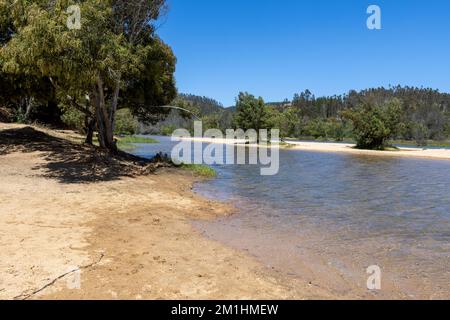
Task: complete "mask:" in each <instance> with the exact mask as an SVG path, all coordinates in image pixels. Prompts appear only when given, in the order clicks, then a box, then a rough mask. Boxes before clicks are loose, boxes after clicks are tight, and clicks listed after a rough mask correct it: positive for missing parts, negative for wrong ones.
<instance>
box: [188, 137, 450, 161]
mask: <svg viewBox="0 0 450 320" xmlns="http://www.w3.org/2000/svg"><path fill="white" fill-rule="evenodd" d="M183 140H189V141H194V142H195V141H197V142H202V143H217V144H224V145H243V144H244V143H245V140H241V139H234V140H232V139H211V138H184V139H183ZM246 146H247V147H257V146H258V145H257V144H248V145H246ZM264 147H266V146H264ZM279 147H280V148H289V149H291V150H292V149H295V150H304V151H317V152H337V153H350V154H356V155H369V156H381V157H386V156H387V157H411V158H429V159H443V160H450V149H438V148H433V149H427V148H423V149H419V148H399V149H398V150H395V151H378V150H361V149H355V145H354V144H349V143H331V142H309V141H286V142H285V144H280V145H279Z"/></svg>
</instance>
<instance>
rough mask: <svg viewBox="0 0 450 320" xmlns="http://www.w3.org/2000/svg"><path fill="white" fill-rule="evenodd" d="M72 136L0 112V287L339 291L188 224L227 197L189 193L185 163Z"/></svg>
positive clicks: (34, 295) (203, 293)
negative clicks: (126, 155) (168, 165)
mask: <svg viewBox="0 0 450 320" xmlns="http://www.w3.org/2000/svg"><path fill="white" fill-rule="evenodd" d="M21 139H22V140H21ZM30 140H33V141H30ZM80 140H81V137H80V136H78V135H77V134H75V133H73V132H67V131H58V132H55V131H51V130H45V129H39V128H30V127H24V126H20V125H6V124H0V177H1V181H0V246H1V247H2V252H1V253H0V255H1V258H0V275H1V276H0V299H309V298H316V299H333V298H343V297H345V296H342V297H337V296H334V295H332V294H330V293H328V292H326V291H324V290H321V289H317V288H314V287H311V286H310V285H309V284H308V283H307V282H305V281H301V280H298V279H294V278H286V277H285V276H283V275H281V274H278V273H276V272H273V271H271V270H269V269H267V268H265V267H264V266H263V265H261V264H260V263H258V262H257V261H256V259H254V258H252V257H250V256H248V255H246V254H245V253H243V252H241V251H238V250H234V249H232V248H229V247H226V246H225V245H222V244H220V243H218V242H215V241H212V240H208V239H206V238H205V237H203V236H202V235H201V234H200V233H199V232H198V231H196V230H194V228H193V226H192V224H191V221H192V219H214V218H216V217H218V216H224V215H227V214H230V213H232V212H233V209H232V208H230V207H229V206H227V205H225V204H223V203H218V202H212V201H208V200H206V199H203V198H201V197H199V196H197V195H195V194H194V193H193V192H192V190H191V188H192V184H193V183H194V182H195V181H197V180H198V178H196V177H193V176H192V174H191V173H188V172H184V171H179V170H174V169H164V170H162V171H158V172H157V174H152V175H145V176H140V175H134V174H132V173H130V171H129V170H128V169H127V170H125V169H124V167H127V164H125V163H120V162H105V161H106V160H105V159H104V158H102V157H100V156H99V155H98V154H96V152H95V151H93V150H89V148H90V147H89V148H88V147H81V146H80V145H79V143H78V141H80ZM86 148H87V149H86ZM90 153H92V154H90ZM86 154H90V158H87V157H86ZM94 160H95V161H94ZM128 166H131V165H128ZM127 168H128V167H127ZM86 173H89V174H86ZM92 176H94V179H92ZM78 276H79V279H80V282H78V281H77V279H78Z"/></svg>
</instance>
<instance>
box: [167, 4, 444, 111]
mask: <svg viewBox="0 0 450 320" xmlns="http://www.w3.org/2000/svg"><path fill="white" fill-rule="evenodd" d="M168 2H169V6H170V11H169V13H168V15H167V16H166V17H165V19H164V20H165V22H164V23H163V24H162V25H161V27H160V29H159V31H158V32H159V34H160V36H161V37H162V38H163V40H164V41H165V42H167V43H168V44H169V45H170V46H172V48H173V50H174V52H175V54H176V56H177V58H178V64H177V73H176V78H177V85H178V88H179V91H180V92H183V93H192V94H197V95H205V96H209V97H211V98H215V99H217V100H219V101H220V102H222V103H223V104H224V105H225V106H230V105H233V104H234V99H235V97H236V96H237V95H238V93H239V91H248V92H250V93H253V94H255V95H258V96H262V97H264V99H265V100H266V101H278V100H284V99H285V98H288V99H292V97H293V95H294V93H296V92H301V91H303V90H304V89H310V90H311V91H312V92H313V93H314V94H316V95H332V94H342V93H345V92H347V91H348V90H350V89H357V90H358V89H364V88H368V87H374V86H388V85H390V84H392V85H396V84H401V85H414V86H425V87H432V88H436V89H439V90H441V91H445V92H450V1H449V0H428V1H426V0H386V1H381V0H373V1H365V0H342V1H338V0H168ZM371 4H376V5H378V6H380V8H381V12H382V17H381V19H382V30H369V29H368V28H367V26H366V21H367V18H368V17H369V15H368V14H367V13H366V10H367V8H368V6H369V5H371Z"/></svg>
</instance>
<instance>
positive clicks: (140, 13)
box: [0, 0, 176, 151]
mask: <svg viewBox="0 0 450 320" xmlns="http://www.w3.org/2000/svg"><path fill="white" fill-rule="evenodd" d="M71 4H72V3H71V1H68V0H55V1H51V2H49V1H44V0H41V1H27V0H22V1H13V0H6V1H5V0H2V1H1V2H0V13H1V16H2V18H1V21H2V23H5V24H6V25H9V26H10V27H5V26H4V25H3V24H2V28H0V30H5V29H6V30H8V31H7V32H4V31H3V32H4V33H5V34H6V36H2V37H1V39H3V38H5V39H6V40H5V44H4V45H3V46H2V49H1V52H0V61H1V64H2V70H3V72H4V73H8V74H13V75H27V76H32V77H38V78H46V79H48V80H49V81H50V83H51V84H52V85H53V87H54V88H55V90H56V92H57V97H58V99H59V101H61V103H63V104H65V105H67V106H69V107H71V108H75V109H77V110H79V111H80V112H82V113H83V114H85V116H86V117H88V118H89V119H90V122H91V125H92V126H91V127H94V126H95V127H96V129H97V131H98V138H99V144H100V146H101V147H104V148H107V149H109V150H111V151H115V150H116V146H115V141H114V136H113V133H114V128H115V119H116V112H117V110H118V109H119V108H124V107H127V108H129V109H130V110H131V111H132V113H133V114H135V115H136V116H138V117H140V118H142V120H144V121H151V120H154V119H155V117H156V116H155V115H156V114H157V113H164V112H163V110H160V109H157V108H155V107H157V106H161V105H165V104H167V103H169V102H170V101H172V100H173V98H174V97H175V95H176V89H175V81H174V77H173V74H174V71H175V63H176V59H175V56H174V55H173V53H172V50H171V49H170V48H169V47H168V46H167V45H166V44H164V43H163V41H162V40H161V39H159V38H158V36H157V35H156V33H155V23H156V21H157V20H158V18H159V17H160V15H161V14H162V13H163V12H164V9H165V1H164V0H146V1H142V0H129V1H125V0H84V1H80V2H79V4H78V5H79V8H80V12H81V21H80V22H81V24H80V26H81V28H80V29H79V30H78V29H71V28H68V27H67V25H66V22H67V19H68V13H67V8H68V7H69V5H71ZM5 13H6V15H7V16H8V17H7V18H6V17H5ZM156 118H158V117H156Z"/></svg>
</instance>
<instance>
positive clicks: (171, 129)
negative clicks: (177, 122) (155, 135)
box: [161, 125, 177, 136]
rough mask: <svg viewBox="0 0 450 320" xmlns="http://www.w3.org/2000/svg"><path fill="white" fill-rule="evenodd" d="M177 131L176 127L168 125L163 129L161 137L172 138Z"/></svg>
mask: <svg viewBox="0 0 450 320" xmlns="http://www.w3.org/2000/svg"><path fill="white" fill-rule="evenodd" d="M176 129H177V127H176V126H174V125H168V126H163V127H161V135H163V136H171V135H172V133H173V132H174V131H175V130H176Z"/></svg>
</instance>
